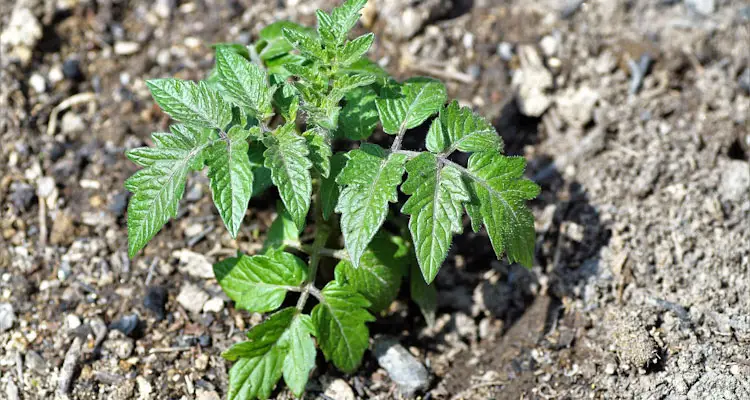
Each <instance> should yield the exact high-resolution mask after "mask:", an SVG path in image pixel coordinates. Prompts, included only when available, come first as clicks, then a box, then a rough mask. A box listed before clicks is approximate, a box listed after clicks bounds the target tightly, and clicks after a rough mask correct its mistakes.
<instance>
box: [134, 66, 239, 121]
mask: <svg viewBox="0 0 750 400" xmlns="http://www.w3.org/2000/svg"><path fill="white" fill-rule="evenodd" d="M146 86H147V87H148V89H149V90H150V91H151V95H152V96H153V98H154V100H156V103H157V104H159V107H161V109H162V110H164V112H166V113H167V114H169V115H170V116H171V117H172V118H174V119H176V120H177V121H180V122H182V123H184V124H186V125H192V126H196V127H203V128H215V129H225V128H226V126H227V125H228V124H229V123H230V122H231V121H232V109H231V106H230V104H229V103H228V102H226V101H225V100H224V99H223V98H222V97H221V95H220V94H219V92H217V91H216V90H214V89H212V88H211V87H209V85H208V84H207V83H206V82H199V83H198V84H195V83H193V82H190V81H183V80H181V79H173V78H167V79H152V80H149V81H146Z"/></svg>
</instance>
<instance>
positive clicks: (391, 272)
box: [335, 234, 406, 313]
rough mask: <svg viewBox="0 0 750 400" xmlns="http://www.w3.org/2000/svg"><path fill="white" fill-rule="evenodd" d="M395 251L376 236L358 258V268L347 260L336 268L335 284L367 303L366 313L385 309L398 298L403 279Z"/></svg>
mask: <svg viewBox="0 0 750 400" xmlns="http://www.w3.org/2000/svg"><path fill="white" fill-rule="evenodd" d="M398 252H399V247H398V246H397V245H396V244H395V243H394V242H393V241H391V240H390V239H389V237H388V236H387V235H384V234H378V235H376V236H375V238H374V239H373V240H372V242H370V245H369V246H368V247H367V250H366V251H365V253H364V254H363V255H362V259H361V261H360V263H359V268H355V267H354V265H352V263H351V262H350V261H348V260H342V261H340V262H339V263H338V265H336V270H335V274H336V281H337V282H339V283H340V284H341V285H344V284H347V285H350V286H351V287H352V288H354V290H356V291H357V292H358V293H360V294H361V295H362V296H364V297H365V298H366V299H367V301H369V302H370V304H371V305H370V307H369V309H370V311H372V312H373V313H378V312H380V311H382V310H385V309H386V308H388V306H389V305H390V304H391V303H392V302H393V300H394V299H395V298H396V296H397V295H398V290H399V288H400V287H401V278H402V276H403V272H404V271H402V269H403V264H404V263H405V262H406V261H405V259H404V257H403V256H401V257H397V253H398Z"/></svg>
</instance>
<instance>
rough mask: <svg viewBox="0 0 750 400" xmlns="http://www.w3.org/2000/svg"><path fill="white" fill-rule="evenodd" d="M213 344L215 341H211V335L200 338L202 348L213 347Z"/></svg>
mask: <svg viewBox="0 0 750 400" xmlns="http://www.w3.org/2000/svg"><path fill="white" fill-rule="evenodd" d="M212 343H213V339H211V336H209V335H200V336H198V345H200V346H201V347H211V344H212Z"/></svg>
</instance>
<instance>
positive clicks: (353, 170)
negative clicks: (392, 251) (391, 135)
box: [336, 144, 406, 267]
mask: <svg viewBox="0 0 750 400" xmlns="http://www.w3.org/2000/svg"><path fill="white" fill-rule="evenodd" d="M347 157H348V158H349V160H348V161H347V162H346V166H345V167H344V169H343V170H342V171H341V173H340V174H339V176H338V178H337V179H336V181H337V182H338V183H339V184H340V185H343V186H344V188H343V189H342V191H341V195H340V196H339V202H338V205H337V206H336V211H337V212H339V213H341V231H342V233H343V235H344V243H345V244H346V250H347V251H348V252H349V255H350V256H351V261H352V263H353V264H354V266H355V267H356V266H359V259H360V257H361V256H362V254H363V253H364V251H365V249H366V248H367V245H368V244H369V243H370V241H371V240H372V238H373V237H374V236H375V234H376V233H377V232H378V230H379V229H380V227H381V225H383V222H384V221H385V217H386V215H387V214H388V203H389V202H390V203H395V202H396V201H397V200H398V193H397V191H396V188H397V186H398V185H399V184H401V180H402V178H403V174H404V164H405V162H406V156H404V155H403V154H390V155H389V154H387V153H386V152H385V150H383V149H382V148H381V147H380V146H376V145H372V144H363V145H362V147H361V148H360V149H356V150H352V151H350V152H349V153H348V155H347Z"/></svg>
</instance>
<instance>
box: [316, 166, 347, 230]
mask: <svg viewBox="0 0 750 400" xmlns="http://www.w3.org/2000/svg"><path fill="white" fill-rule="evenodd" d="M345 165H346V154H344V153H336V154H335V155H334V156H333V157H331V173H330V174H329V175H328V177H326V178H323V179H321V181H320V200H321V201H320V202H321V211H322V212H323V219H324V220H326V221H328V219H329V218H331V215H332V214H333V212H334V210H335V209H336V204H338V202H339V194H341V188H340V187H339V184H338V183H336V177H337V176H339V173H340V172H341V170H342V169H344V166H345Z"/></svg>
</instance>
